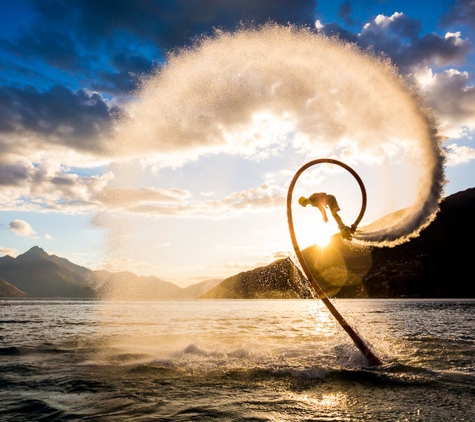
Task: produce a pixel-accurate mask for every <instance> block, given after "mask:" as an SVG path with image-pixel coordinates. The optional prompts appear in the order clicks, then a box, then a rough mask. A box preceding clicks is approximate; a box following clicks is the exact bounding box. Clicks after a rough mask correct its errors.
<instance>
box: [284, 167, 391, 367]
mask: <svg viewBox="0 0 475 422" xmlns="http://www.w3.org/2000/svg"><path fill="white" fill-rule="evenodd" d="M322 163H329V164H336V165H339V166H341V167H343V168H344V169H345V170H347V171H349V172H350V173H351V174H352V175H353V176H354V178H355V179H356V180H357V182H358V184H359V186H360V189H361V194H362V196H363V202H362V206H361V211H360V213H359V215H358V217H357V219H356V220H355V222H354V223H353V224H352V226H351V227H352V229H355V230H356V227H357V226H358V224H359V222H360V221H361V219H362V218H363V215H364V212H365V210H366V189H365V187H364V184H363V181H362V180H361V178H360V177H359V176H358V174H357V173H356V172H355V171H354V170H353V169H352V168H351V167H349V166H348V165H346V164H344V163H342V162H341V161H338V160H334V159H331V158H320V159H318V160H313V161H310V162H308V163H307V164H305V165H304V166H302V167H301V168H300V169H299V170H298V171H297V173H295V175H294V177H293V179H292V181H291V183H290V186H289V190H288V193H287V222H288V225H289V231H290V237H291V239H292V245H293V247H294V250H295V253H296V255H297V258H298V260H299V262H300V265H301V267H302V269H303V271H304V273H305V275H306V276H307V278H308V280H309V281H310V283H311V284H312V287H313V288H314V289H315V292H316V293H317V295H318V297H319V298H320V299H321V300H322V302H323V303H324V304H325V306H326V307H327V308H328V310H329V311H330V312H331V314H332V315H333V316H334V317H335V319H336V320H337V321H338V323H339V324H340V325H341V327H342V328H343V329H344V330H345V331H346V332H347V334H348V335H349V336H350V337H351V339H352V340H353V342H354V343H355V345H356V347H357V348H358V349H359V350H360V351H361V353H362V354H363V356H364V357H365V358H366V359H367V360H368V362H369V364H370V365H371V366H379V365H381V364H382V362H381V360H380V359H379V358H378V357H377V356H376V355H375V354H374V353H373V352H372V351H371V349H370V348H369V347H368V346H367V345H366V343H365V342H364V341H363V339H362V338H361V337H360V336H359V335H358V334H357V333H356V332H355V330H353V328H352V327H351V326H350V325H349V324H348V322H347V321H346V320H345V318H343V316H342V315H341V314H340V313H339V312H338V310H337V309H336V308H335V306H333V304H332V303H331V302H330V299H329V298H328V296H327V295H326V294H325V291H324V290H323V289H322V288H321V287H320V285H319V284H318V282H317V280H315V277H314V276H313V274H312V273H311V271H310V269H309V268H308V265H307V263H306V262H305V258H304V257H303V255H302V252H301V251H300V247H299V244H298V242H297V238H296V236H295V231H294V223H293V218H292V193H293V190H294V186H295V183H296V182H297V180H298V178H299V177H300V175H301V174H302V173H303V172H304V171H305V170H306V169H308V168H309V167H311V166H314V165H316V164H322Z"/></svg>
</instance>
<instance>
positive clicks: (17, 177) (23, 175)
mask: <svg viewBox="0 0 475 422" xmlns="http://www.w3.org/2000/svg"><path fill="white" fill-rule="evenodd" d="M30 173H31V168H29V167H28V166H26V165H24V164H23V163H17V164H11V165H5V164H1V165H0V186H21V185H22V184H23V183H24V182H25V181H26V180H28V178H29V177H30Z"/></svg>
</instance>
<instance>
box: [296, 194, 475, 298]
mask: <svg viewBox="0 0 475 422" xmlns="http://www.w3.org/2000/svg"><path fill="white" fill-rule="evenodd" d="M474 217H475V188H472V189H468V190H466V191H463V192H459V193H457V194H454V195H451V196H449V197H447V198H446V199H445V200H444V201H443V202H442V203H441V206H440V212H439V213H438V214H437V217H436V219H435V220H434V222H433V223H432V224H431V225H429V227H427V228H426V229H425V230H423V231H422V232H421V234H420V236H419V237H417V238H415V239H413V240H411V241H410V242H407V243H404V244H402V245H399V246H396V247H393V248H371V249H370V248H362V247H356V246H355V245H353V244H351V243H348V242H346V243H343V242H342V241H341V239H340V237H339V236H335V237H334V238H333V239H332V242H331V245H330V247H328V248H326V249H324V250H321V249H319V248H317V247H316V246H312V247H310V248H307V249H306V250H304V251H303V254H304V256H305V259H306V261H307V263H309V266H310V268H311V270H312V273H313V274H314V276H315V278H316V279H317V280H318V281H319V283H320V284H321V285H322V287H323V288H324V290H325V291H326V292H327V294H328V295H330V296H336V297H384V298H394V297H425V298H431V297H438V298H451V297H452V298H453V297H456V298H468V297H475V286H474V284H473V282H472V278H473V277H471V276H470V274H471V273H472V271H473V263H472V259H473V250H474V248H473V246H472V245H471V243H472V241H473V240H472V239H474V238H475V225H474V223H473V220H474Z"/></svg>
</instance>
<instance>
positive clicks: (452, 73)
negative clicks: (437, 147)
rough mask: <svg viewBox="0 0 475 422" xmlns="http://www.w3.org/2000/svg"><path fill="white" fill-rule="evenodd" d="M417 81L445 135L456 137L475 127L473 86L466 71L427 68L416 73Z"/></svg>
mask: <svg viewBox="0 0 475 422" xmlns="http://www.w3.org/2000/svg"><path fill="white" fill-rule="evenodd" d="M416 77H417V76H416ZM419 83H420V84H421V89H422V90H423V92H424V95H425V101H426V103H427V105H428V106H430V107H431V108H433V109H434V110H435V111H436V114H437V116H438V118H439V120H440V126H441V129H442V130H443V134H444V135H445V136H448V137H451V138H458V137H462V136H464V135H465V134H466V133H467V132H470V131H474V130H475V86H473V85H470V75H469V74H468V72H460V71H458V70H456V69H449V70H446V71H444V72H441V73H437V74H433V73H432V72H431V71H428V72H425V73H422V74H420V75H419Z"/></svg>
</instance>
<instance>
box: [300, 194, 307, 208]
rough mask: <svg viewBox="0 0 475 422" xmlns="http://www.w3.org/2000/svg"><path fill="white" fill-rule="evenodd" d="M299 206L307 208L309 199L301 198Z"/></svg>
mask: <svg viewBox="0 0 475 422" xmlns="http://www.w3.org/2000/svg"><path fill="white" fill-rule="evenodd" d="M299 204H300V205H302V207H306V206H307V204H308V199H307V198H305V196H301V197H300V198H299Z"/></svg>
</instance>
